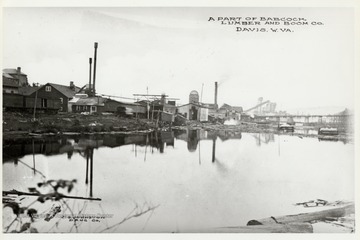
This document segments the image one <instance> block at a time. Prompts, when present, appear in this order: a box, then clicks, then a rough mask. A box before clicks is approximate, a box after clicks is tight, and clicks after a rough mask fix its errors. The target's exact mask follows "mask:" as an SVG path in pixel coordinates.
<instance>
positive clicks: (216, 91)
mask: <svg viewBox="0 0 360 240" xmlns="http://www.w3.org/2000/svg"><path fill="white" fill-rule="evenodd" d="M217 95H218V83H217V82H215V109H218V104H217Z"/></svg>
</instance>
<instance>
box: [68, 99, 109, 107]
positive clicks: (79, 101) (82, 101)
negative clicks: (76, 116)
mask: <svg viewBox="0 0 360 240" xmlns="http://www.w3.org/2000/svg"><path fill="white" fill-rule="evenodd" d="M105 101H106V99H105V98H102V97H88V98H79V99H77V100H76V99H73V100H71V101H70V102H71V103H72V104H73V105H81V106H84V105H85V106H104V102H105Z"/></svg>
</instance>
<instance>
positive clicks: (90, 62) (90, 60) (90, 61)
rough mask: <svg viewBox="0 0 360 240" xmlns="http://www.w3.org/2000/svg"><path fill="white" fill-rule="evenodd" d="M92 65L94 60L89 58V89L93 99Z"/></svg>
mask: <svg viewBox="0 0 360 240" xmlns="http://www.w3.org/2000/svg"><path fill="white" fill-rule="evenodd" d="M91 64H92V58H89V65H90V67H89V89H88V94H89V97H91V92H92V90H91Z"/></svg>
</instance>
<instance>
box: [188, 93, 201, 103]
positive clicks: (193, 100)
mask: <svg viewBox="0 0 360 240" xmlns="http://www.w3.org/2000/svg"><path fill="white" fill-rule="evenodd" d="M189 103H195V104H199V93H198V92H197V91H195V90H193V91H191V92H190V95H189Z"/></svg>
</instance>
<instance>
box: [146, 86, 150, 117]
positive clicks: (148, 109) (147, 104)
mask: <svg viewBox="0 0 360 240" xmlns="http://www.w3.org/2000/svg"><path fill="white" fill-rule="evenodd" d="M146 95H149V88H148V87H146ZM146 106H147V109H146V110H147V119H149V118H150V106H149V99H148V98H146Z"/></svg>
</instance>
